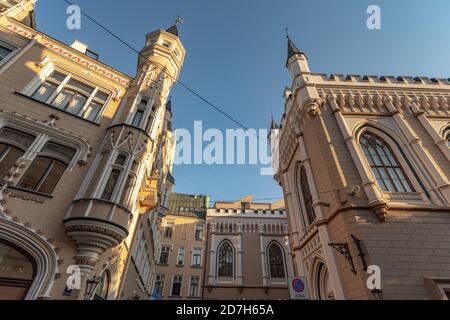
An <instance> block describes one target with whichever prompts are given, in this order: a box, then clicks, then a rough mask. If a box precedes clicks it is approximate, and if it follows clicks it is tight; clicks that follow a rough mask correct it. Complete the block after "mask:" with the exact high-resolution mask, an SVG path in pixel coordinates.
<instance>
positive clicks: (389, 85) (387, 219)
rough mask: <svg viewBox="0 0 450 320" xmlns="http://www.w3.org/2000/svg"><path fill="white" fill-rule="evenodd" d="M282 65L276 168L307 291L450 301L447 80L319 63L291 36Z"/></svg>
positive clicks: (335, 296)
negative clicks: (371, 281) (339, 70)
mask: <svg viewBox="0 0 450 320" xmlns="http://www.w3.org/2000/svg"><path fill="white" fill-rule="evenodd" d="M286 66H287V68H288V70H289V72H290V74H291V77H292V84H291V85H290V86H289V87H287V88H286V89H285V92H284V97H285V105H284V114H283V117H282V120H281V125H280V126H278V125H277V124H275V123H274V124H273V125H272V127H273V131H272V134H278V136H279V144H278V146H274V150H278V153H277V154H276V156H277V157H278V159H277V162H276V163H279V168H278V172H277V174H276V176H275V178H276V180H277V181H278V182H279V183H280V184H281V186H282V187H283V191H284V196H285V201H286V207H287V210H288V217H289V231H290V232H289V233H290V240H291V244H292V250H293V258H294V262H295V267H296V271H297V275H298V276H305V277H307V278H308V282H309V286H310V289H311V297H312V298H313V299H379V298H381V296H383V297H384V299H419V300H421V299H444V300H448V299H449V297H450V251H449V249H450V232H449V231H450V208H449V205H450V182H449V181H450V163H449V159H450V149H449V146H450V134H449V132H450V113H449V105H450V79H434V78H433V79H430V78H426V77H411V76H404V77H388V76H383V77H375V76H358V75H348V76H343V75H331V76H327V75H324V74H317V73H312V72H311V71H310V70H309V64H308V59H307V58H306V55H305V54H304V53H303V52H301V51H300V50H299V49H298V48H297V47H296V46H295V45H294V43H293V42H292V41H291V40H289V41H288V59H287V64H286ZM369 266H375V268H374V269H372V268H371V269H368V267H369ZM377 267H379V271H381V273H379V272H377V273H376V274H375V277H379V280H380V282H381V287H379V286H372V285H369V286H368V285H367V280H368V277H369V274H368V272H366V271H370V270H376V269H377ZM372 272H373V271H372Z"/></svg>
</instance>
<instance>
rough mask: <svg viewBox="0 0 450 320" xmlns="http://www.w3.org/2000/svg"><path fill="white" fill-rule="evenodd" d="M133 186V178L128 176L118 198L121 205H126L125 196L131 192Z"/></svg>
mask: <svg viewBox="0 0 450 320" xmlns="http://www.w3.org/2000/svg"><path fill="white" fill-rule="evenodd" d="M133 184H134V177H133V176H128V178H127V182H126V183H125V187H124V189H123V191H122V197H121V198H120V203H121V204H122V205H126V203H125V201H126V200H127V199H126V198H127V195H128V194H129V193H130V192H131V188H132V187H133Z"/></svg>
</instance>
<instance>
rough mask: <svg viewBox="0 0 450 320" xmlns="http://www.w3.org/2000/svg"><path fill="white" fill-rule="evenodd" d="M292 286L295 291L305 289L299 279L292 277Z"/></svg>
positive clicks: (300, 291) (298, 291) (299, 291)
mask: <svg viewBox="0 0 450 320" xmlns="http://www.w3.org/2000/svg"><path fill="white" fill-rule="evenodd" d="M292 288H293V289H294V291H295V292H297V293H302V292H303V291H305V284H304V283H303V281H302V280H301V279H294V280H293V281H292Z"/></svg>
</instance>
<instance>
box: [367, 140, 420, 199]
mask: <svg viewBox="0 0 450 320" xmlns="http://www.w3.org/2000/svg"><path fill="white" fill-rule="evenodd" d="M359 142H360V144H361V147H362V149H363V151H364V155H365V156H366V159H367V161H368V162H369V165H370V168H371V169H372V173H373V175H374V176H375V179H376V180H377V183H378V185H379V187H380V188H381V189H382V190H383V191H385V192H413V187H412V186H411V183H410V181H409V180H408V179H407V178H406V175H405V172H404V171H403V168H402V167H401V166H400V164H399V162H398V160H397V158H396V157H395V154H394V153H393V152H392V149H391V147H390V146H389V145H388V144H387V143H386V141H384V140H383V139H382V138H380V137H379V136H378V135H376V134H374V133H372V132H369V131H366V132H364V133H363V134H362V135H361V138H360V139H359Z"/></svg>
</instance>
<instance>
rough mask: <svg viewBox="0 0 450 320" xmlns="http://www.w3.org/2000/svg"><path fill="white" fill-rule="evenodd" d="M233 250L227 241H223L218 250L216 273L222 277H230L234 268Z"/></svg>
mask: <svg viewBox="0 0 450 320" xmlns="http://www.w3.org/2000/svg"><path fill="white" fill-rule="evenodd" d="M233 265H234V250H233V247H232V246H231V244H230V243H229V242H228V241H224V242H223V243H222V244H221V245H220V246H219V250H218V256H217V275H218V276H219V277H223V278H232V277H233V270H234V266H233Z"/></svg>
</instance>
